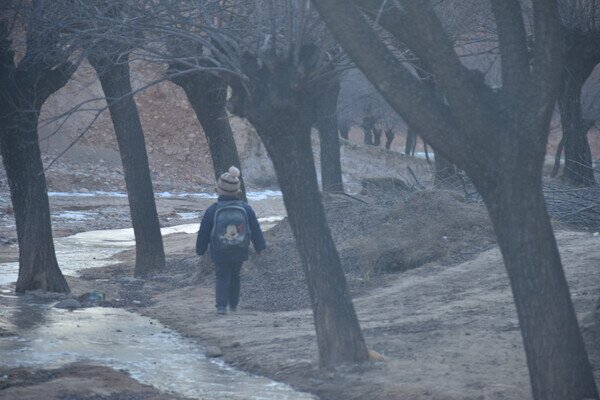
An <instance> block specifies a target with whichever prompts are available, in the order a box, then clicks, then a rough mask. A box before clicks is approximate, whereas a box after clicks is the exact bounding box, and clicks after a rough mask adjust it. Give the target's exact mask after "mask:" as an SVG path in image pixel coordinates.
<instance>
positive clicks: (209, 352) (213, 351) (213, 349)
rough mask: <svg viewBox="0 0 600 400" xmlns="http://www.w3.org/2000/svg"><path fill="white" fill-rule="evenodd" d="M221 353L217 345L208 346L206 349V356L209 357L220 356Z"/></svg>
mask: <svg viewBox="0 0 600 400" xmlns="http://www.w3.org/2000/svg"><path fill="white" fill-rule="evenodd" d="M222 355H223V351H222V350H221V349H220V348H218V347H217V346H209V347H208V348H207V349H206V357H209V358H216V357H221V356H222Z"/></svg>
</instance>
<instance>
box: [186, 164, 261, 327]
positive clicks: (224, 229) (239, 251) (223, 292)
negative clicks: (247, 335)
mask: <svg viewBox="0 0 600 400" xmlns="http://www.w3.org/2000/svg"><path fill="white" fill-rule="evenodd" d="M239 176H240V170H239V169H237V168H236V167H231V168H229V171H228V172H225V173H224V174H222V175H221V176H220V177H219V179H218V181H217V194H218V195H219V198H218V201H217V202H216V203H215V204H213V205H211V206H210V207H208V209H207V210H206V212H205V213H204V216H203V217H202V222H201V223H200V231H199V232H198V239H197V240H196V253H197V254H198V255H199V256H202V255H204V254H205V253H206V251H207V249H208V247H209V244H210V257H211V259H212V261H213V263H214V264H215V275H216V282H215V292H216V307H217V313H218V314H220V315H223V314H225V313H226V312H227V306H229V310H230V311H236V309H237V306H238V303H239V300H240V271H241V269H242V264H243V263H244V261H246V260H248V248H249V247H250V242H252V244H253V246H254V250H255V251H256V254H259V255H260V253H261V252H262V251H263V250H264V249H266V247H267V245H266V243H265V238H264V236H263V233H262V230H261V229H260V225H259V224H258V220H257V219H256V214H255V212H254V210H253V209H252V207H250V206H249V205H248V204H247V203H246V202H244V201H241V200H240V199H239V198H238V195H239V193H240V179H239Z"/></svg>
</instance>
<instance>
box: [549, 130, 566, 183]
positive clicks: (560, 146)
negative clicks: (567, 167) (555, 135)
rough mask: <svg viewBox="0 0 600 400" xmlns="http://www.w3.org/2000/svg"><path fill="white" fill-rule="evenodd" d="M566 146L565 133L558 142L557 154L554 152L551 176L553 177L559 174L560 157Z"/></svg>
mask: <svg viewBox="0 0 600 400" xmlns="http://www.w3.org/2000/svg"><path fill="white" fill-rule="evenodd" d="M564 148H565V137H564V135H563V137H562V138H561V139H560V142H558V146H556V154H554V166H553V167H552V172H551V173H550V176H551V177H552V178H555V177H556V175H558V171H559V170H560V158H561V156H562V153H563V149H564Z"/></svg>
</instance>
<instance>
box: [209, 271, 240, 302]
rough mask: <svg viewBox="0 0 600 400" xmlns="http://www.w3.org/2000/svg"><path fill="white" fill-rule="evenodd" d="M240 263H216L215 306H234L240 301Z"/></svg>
mask: <svg viewBox="0 0 600 400" xmlns="http://www.w3.org/2000/svg"><path fill="white" fill-rule="evenodd" d="M241 269H242V263H241V262H239V263H228V264H218V265H216V266H215V272H216V278H217V279H216V288H215V289H216V290H215V291H216V297H217V308H226V307H227V305H229V307H230V308H236V307H237V305H238V303H239V302H240V271H241Z"/></svg>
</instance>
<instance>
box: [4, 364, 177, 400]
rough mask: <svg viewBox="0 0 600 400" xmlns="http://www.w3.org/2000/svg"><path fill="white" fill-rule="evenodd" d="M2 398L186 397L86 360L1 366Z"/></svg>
mask: <svg viewBox="0 0 600 400" xmlns="http://www.w3.org/2000/svg"><path fill="white" fill-rule="evenodd" d="M0 399H2V400H14V399H19V400H40V399H44V400H81V399H86V400H184V398H183V397H180V396H177V395H174V394H166V393H161V392H160V391H158V390H156V389H155V388H153V387H152V386H148V385H142V384H140V383H138V382H137V381H135V380H134V379H132V378H131V377H129V375H128V374H127V373H126V372H124V371H117V370H115V369H112V368H108V367H102V366H98V365H89V364H85V363H74V364H70V365H68V366H66V367H62V368H57V369H31V368H13V369H1V368H0Z"/></svg>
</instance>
